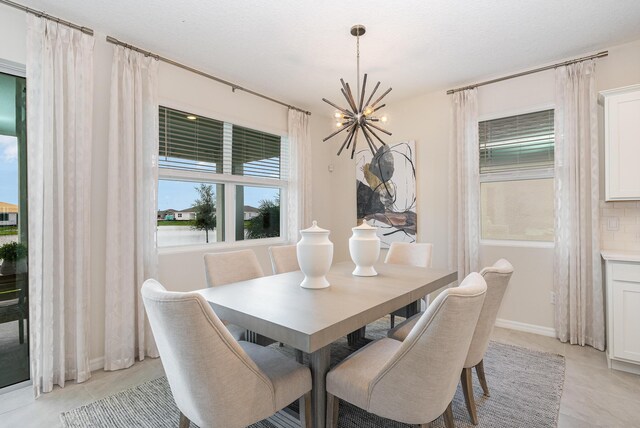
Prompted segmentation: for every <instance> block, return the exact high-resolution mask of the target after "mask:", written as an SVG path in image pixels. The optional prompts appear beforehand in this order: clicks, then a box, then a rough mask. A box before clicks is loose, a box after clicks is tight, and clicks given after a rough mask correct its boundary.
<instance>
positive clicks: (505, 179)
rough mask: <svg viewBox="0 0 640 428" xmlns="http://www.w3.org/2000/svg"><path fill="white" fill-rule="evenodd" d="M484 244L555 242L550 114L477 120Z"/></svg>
mask: <svg viewBox="0 0 640 428" xmlns="http://www.w3.org/2000/svg"><path fill="white" fill-rule="evenodd" d="M478 135H479V144H480V226H481V239H482V240H484V241H496V240H498V241H538V242H553V240H554V182H553V168H554V165H553V164H554V145H555V134H554V111H553V109H549V110H543V111H536V112H533V113H527V114H520V115H516V116H509V117H501V118H497V119H492V120H485V121H481V122H479V129H478Z"/></svg>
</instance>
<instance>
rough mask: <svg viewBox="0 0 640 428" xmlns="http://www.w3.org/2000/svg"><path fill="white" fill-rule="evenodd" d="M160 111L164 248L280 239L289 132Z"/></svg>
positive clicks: (160, 209) (161, 235)
mask: <svg viewBox="0 0 640 428" xmlns="http://www.w3.org/2000/svg"><path fill="white" fill-rule="evenodd" d="M159 113H160V120H159V123H160V144H159V146H160V147H159V161H158V164H159V167H160V171H159V175H160V179H159V184H158V246H160V247H167V246H179V245H195V244H206V243H213V242H234V241H244V240H249V239H263V238H277V237H280V236H281V234H280V231H281V230H284V228H283V227H282V225H283V219H284V218H285V215H284V209H285V208H284V206H282V207H281V204H280V201H281V199H282V200H284V196H286V191H287V185H288V183H287V181H286V176H287V168H286V165H287V164H288V163H287V156H288V150H287V149H288V147H287V140H286V137H283V136H279V135H274V134H270V133H267V132H262V131H259V130H255V129H250V128H246V127H242V126H238V125H234V124H231V123H228V122H222V121H218V120H215V119H211V118H206V117H202V116H198V115H195V114H192V113H189V112H184V111H179V110H174V109H170V108H168V107H160V112H159ZM284 205H285V206H286V204H284ZM281 214H282V215H281Z"/></svg>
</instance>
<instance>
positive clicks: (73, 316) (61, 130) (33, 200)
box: [27, 14, 94, 396]
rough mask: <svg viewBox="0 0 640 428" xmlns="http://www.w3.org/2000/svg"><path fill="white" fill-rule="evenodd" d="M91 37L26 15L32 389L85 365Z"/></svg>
mask: <svg viewBox="0 0 640 428" xmlns="http://www.w3.org/2000/svg"><path fill="white" fill-rule="evenodd" d="M93 45H94V39H93V37H92V36H89V35H87V34H83V33H81V32H80V31H77V30H74V29H71V28H69V27H65V26H63V25H59V24H57V23H56V22H53V21H49V20H47V19H44V18H38V17H36V16H34V15H31V14H27V105H28V108H27V135H28V138H29V141H28V144H27V159H28V164H27V176H28V185H29V194H28V201H29V208H28V215H29V335H30V337H29V340H30V352H31V379H32V381H33V386H34V389H35V393H36V396H37V395H39V394H40V393H41V392H49V391H51V390H52V389H53V386H54V384H57V385H60V386H64V384H65V380H70V379H76V380H77V381H78V382H84V381H85V380H87V379H89V377H91V371H90V369H89V350H88V348H89V289H90V286H91V272H90V257H91V245H90V243H91V236H90V230H91V227H90V225H91V212H90V208H91V144H92V120H93V118H92V112H93Z"/></svg>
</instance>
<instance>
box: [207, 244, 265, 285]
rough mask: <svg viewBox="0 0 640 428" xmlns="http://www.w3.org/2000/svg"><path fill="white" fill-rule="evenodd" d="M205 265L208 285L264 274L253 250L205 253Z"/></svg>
mask: <svg viewBox="0 0 640 428" xmlns="http://www.w3.org/2000/svg"><path fill="white" fill-rule="evenodd" d="M204 266H205V274H206V276H207V286H208V287H217V286H218V285H224V284H230V283H232V282H238V281H248V280H250V279H254V278H260V277H262V276H264V272H263V271H262V267H261V266H260V263H258V258H257V257H256V254H255V253H254V252H253V251H252V250H239V251H227V252H224V253H208V254H205V255H204Z"/></svg>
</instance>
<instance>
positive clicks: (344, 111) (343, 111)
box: [322, 98, 353, 117]
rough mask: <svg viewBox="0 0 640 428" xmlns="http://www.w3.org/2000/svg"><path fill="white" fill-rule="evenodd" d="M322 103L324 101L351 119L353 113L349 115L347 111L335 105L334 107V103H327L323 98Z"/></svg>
mask: <svg viewBox="0 0 640 428" xmlns="http://www.w3.org/2000/svg"><path fill="white" fill-rule="evenodd" d="M322 101H324V102H325V103H327V104H329V105H330V106H331V107H333V108H336V109H338V110H340V111H341V112H342V113H344V114H346V115H347V116H349V117H353V113H351V112H350V111H349V110H345V109H343V108H342V107H338V106H337V105H335V104H334V103H332V102H331V101H329V100H328V99H326V98H323V99H322Z"/></svg>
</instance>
